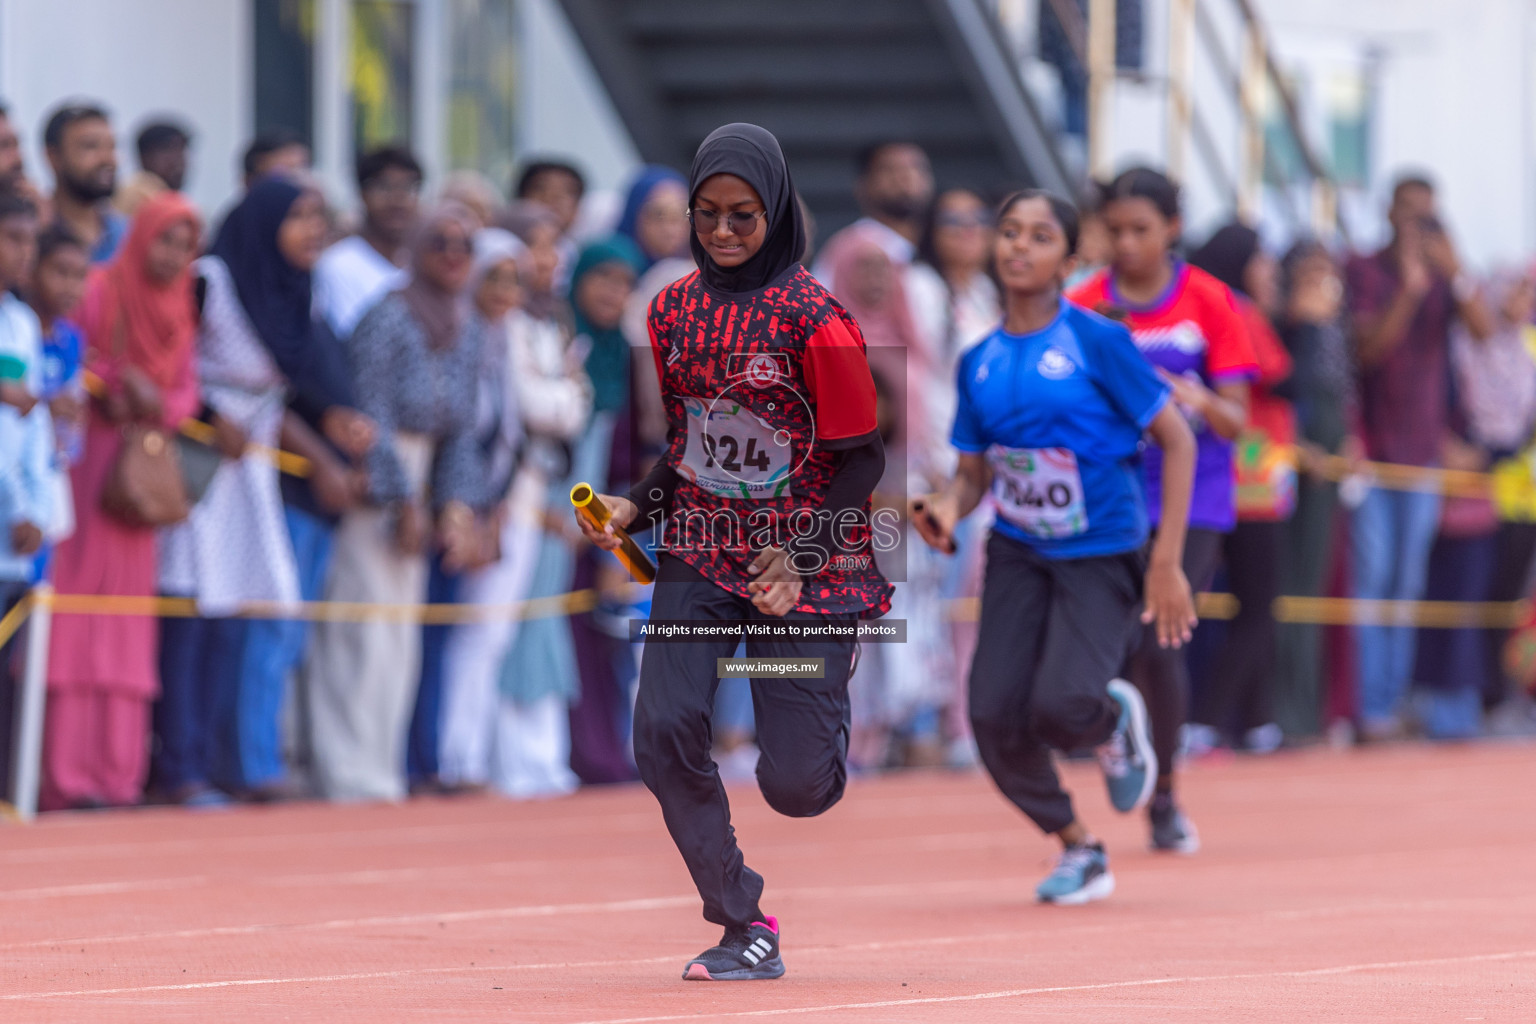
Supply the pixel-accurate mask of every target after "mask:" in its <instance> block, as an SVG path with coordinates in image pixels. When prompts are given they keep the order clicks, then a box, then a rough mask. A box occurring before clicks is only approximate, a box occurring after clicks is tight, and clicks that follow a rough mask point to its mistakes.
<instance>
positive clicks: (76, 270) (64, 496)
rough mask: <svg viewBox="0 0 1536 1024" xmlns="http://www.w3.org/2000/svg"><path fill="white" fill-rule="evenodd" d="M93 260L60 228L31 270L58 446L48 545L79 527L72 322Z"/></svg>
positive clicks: (81, 411)
mask: <svg viewBox="0 0 1536 1024" xmlns="http://www.w3.org/2000/svg"><path fill="white" fill-rule="evenodd" d="M90 269H91V255H90V253H89V252H87V251H86V248H85V243H84V242H82V241H80V239H79V238H78V237H77V236H76V235H75V234H74V233H73V232H72V231H70V230H69V229H68V228H66V227H64V226H62V225H58V224H55V225H53V226H52V227H49V228H46V229H44V231H43V232H42V234H40V235H39V236H38V238H37V265H36V267H35V269H34V270H33V271H32V283H31V287H30V288H29V289H28V290H27V301H28V302H29V303H30V305H31V307H32V312H33V313H34V314H35V315H36V316H37V320H38V325H39V327H40V328H41V333H42V362H41V373H40V378H41V379H40V381H39V386H38V398H39V399H41V400H42V401H44V402H46V403H47V404H48V412H49V415H50V416H51V417H52V419H53V435H54V442H55V447H54V451H53V454H52V460H51V461H52V467H53V471H52V474H51V476H52V479H53V486H54V493H55V495H56V504H55V505H54V511H55V513H56V518H55V523H54V529H53V530H52V531H50V533H49V536H48V540H49V541H58V540H63V539H64V538H65V537H67V536H69V534H70V533H71V532H72V531H73V528H74V502H73V501H72V500H71V496H70V489H69V467H70V466H72V465H74V464H75V463H76V462H78V461H79V460H80V456H81V455H82V454H84V451H85V413H86V404H85V401H86V400H85V385H84V383H83V381H82V374H81V366H80V349H81V343H80V328H78V327H76V326H75V325H74V323H72V322H71V321H70V319H69V317H70V316H72V315H73V314H74V312H75V308H76V307H77V306H79V305H80V299H81V297H82V296H84V294H85V278H86V275H87V274H88V273H89V272H90ZM48 554H49V551H48V548H47V547H45V548H44V549H43V552H42V553H41V554H40V555H39V557H38V560H37V572H36V576H37V578H39V579H41V578H43V577H44V576H45V575H46V573H47V564H48Z"/></svg>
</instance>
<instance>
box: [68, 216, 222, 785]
mask: <svg viewBox="0 0 1536 1024" xmlns="http://www.w3.org/2000/svg"><path fill="white" fill-rule="evenodd" d="M200 232H201V222H200V219H199V217H198V215H197V211H196V210H195V209H193V207H192V206H191V204H190V203H188V202H187V201H186V200H185V199H183V198H182V197H181V195H180V194H178V193H176V192H164V193H161V194H160V195H157V196H154V197H153V198H151V199H149V200H147V201H146V202H145V203H144V204H143V206H141V207H140V208H139V212H138V214H137V216H136V217H135V218H134V221H133V225H132V227H131V228H130V229H129V233H128V238H127V240H126V241H125V242H124V244H123V247H122V249H121V251H120V252H119V253H118V255H117V256H116V257H115V258H114V259H113V260H112V262H111V263H109V264H107V265H106V266H104V267H101V268H98V269H97V270H96V271H94V272H93V275H92V277H91V280H90V282H89V283H88V285H87V288H86V297H85V301H84V302H83V303H82V304H81V307H80V315H79V322H80V326H81V328H82V330H83V333H84V335H85V338H86V348H87V354H86V365H87V366H88V367H89V368H90V370H91V371H92V372H93V373H94V374H95V375H96V376H98V377H100V378H101V381H102V384H103V389H102V391H103V393H102V395H101V397H99V398H98V399H97V400H96V401H94V402H93V403H92V406H91V416H90V427H89V432H88V433H87V435H86V450H85V457H84V459H83V460H82V461H81V463H80V464H79V465H78V466H76V467H75V468H74V479H73V491H74V501H75V509H76V516H77V525H76V528H75V533H74V535H73V536H72V537H71V538H70V539H69V540H67V541H65V542H64V543H63V544H62V545H60V547H59V550H58V553H57V555H56V556H55V561H54V566H55V569H54V572H55V584H56V586H57V587H58V590H59V592H60V593H62V594H112V595H131V596H135V597H148V596H151V595H153V594H154V593H155V578H156V545H155V530H154V529H153V528H147V527H136V526H130V525H128V524H126V523H124V522H122V521H121V520H118V519H114V518H111V517H110V516H108V515H107V514H106V513H104V512H103V511H102V507H101V499H102V492H103V491H104V490H105V489H106V486H107V482H108V480H109V478H110V477H111V474H112V469H113V467H114V466H115V465H116V464H117V460H118V454H119V451H120V449H121V447H122V428H123V427H124V426H125V425H126V424H129V423H143V424H146V425H156V426H162V427H167V428H174V426H175V425H176V424H177V423H179V422H180V421H181V420H183V419H185V418H186V417H188V416H191V415H192V414H193V413H195V412H196V411H197V407H198V388H197V378H196V372H195V367H194V361H193V360H194V341H195V338H196V333H197V311H196V309H195V307H194V303H193V295H192V273H191V265H192V259H193V257H195V256H196V255H197V245H198V236H199V234H200ZM157 635H158V634H157V629H156V623H155V620H154V619H152V618H149V617H142V618H141V617H137V616H135V617H109V616H95V615H63V616H60V617H59V618H58V619H56V620H55V621H54V623H53V636H52V644H51V647H50V650H49V669H48V713H47V725H46V728H45V733H44V751H43V762H44V782H43V793H42V804H43V806H44V807H45V808H48V809H59V808H67V807H92V806H103V805H122V804H132V803H136V802H137V801H138V799H139V797H140V794H141V792H142V790H143V786H144V777H145V773H146V770H147V768H148V759H149V716H150V705H151V703H152V702H153V701H154V699H155V696H156V694H157V692H158V691H159V678H158V672H157V670H156V665H157V660H156V659H157V649H156V648H157Z"/></svg>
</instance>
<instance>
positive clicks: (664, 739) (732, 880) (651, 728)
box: [635, 556, 854, 931]
mask: <svg viewBox="0 0 1536 1024" xmlns="http://www.w3.org/2000/svg"><path fill="white" fill-rule="evenodd" d="M785 618H787V619H788V620H790V621H827V620H835V621H842V622H849V623H851V622H853V621H854V617H853V616H852V615H841V616H827V615H811V614H807V613H802V612H791V613H790V614H789V615H788V616H786V617H785ZM651 619H652V620H653V621H657V622H663V621H669V620H672V621H676V620H715V621H725V622H742V621H745V622H773V621H783V620H778V619H774V618H773V617H771V616H768V615H765V614H763V613H762V612H760V611H758V610H757V609H756V608H755V607H753V605H752V602H751V601H749V600H748V599H746V598H744V597H738V596H736V595H734V594H732V593H730V592H728V591H726V590H725V589H724V588H722V587H720V586H719V585H718V584H715V583H712V582H710V581H709V580H707V579H705V578H704V577H703V576H702V575H700V574H699V573H698V572H697V571H696V570H694V569H693V568H692V567H690V566H689V565H687V564H686V563H684V562H682V561H680V560H678V559H676V558H668V557H666V556H663V557H662V559H661V564H660V565H659V566H658V569H657V577H656V590H655V594H654V596H653V597H652V599H651ZM736 647H737V640H736V638H735V637H723V638H721V639H719V640H716V641H709V642H699V643H692V642H690V643H663V642H652V643H648V644H647V645H646V648H645V654H644V657H643V658H642V660H641V665H640V692H639V696H638V697H637V698H636V701H635V763H636V765H637V766H638V767H639V769H640V778H641V779H643V780H644V782H645V784H646V786H647V787H648V788H649V789H650V791H651V792H652V793H654V794H655V795H656V799H657V800H658V801H659V802H660V804H661V813H662V817H663V819H665V821H666V824H667V831H668V832H670V833H671V834H672V841H673V842H675V843H676V844H677V849H678V852H680V853H681V854H682V855H683V860H684V862H685V863H687V865H688V872H689V874H691V875H692V876H693V882H694V885H696V886H697V887H698V890H699V895H700V896H701V897H702V898H703V900H704V918H705V920H708V921H713V922H714V923H715V924H718V925H722V926H724V927H725V928H726V929H728V930H732V931H742V930H745V929H746V928H747V927H748V926H749V925H750V924H751V923H752V922H753V921H760V920H762V919H763V912H762V910H761V908H760V907H759V906H758V900H759V898H760V897H761V896H762V893H763V878H762V876H761V875H759V874H758V873H757V872H756V871H753V870H752V869H751V868H749V867H747V866H746V863H745V861H744V860H743V857H742V853H741V849H740V847H738V846H737V845H736V832H735V829H733V828H732V827H731V808H730V804H729V802H728V801H727V800H726V796H725V787H724V786H723V785H721V783H720V774H719V772H718V771H717V770H716V768H715V763H714V761H713V760H712V759H711V758H710V753H709V751H710V741H711V737H712V726H711V721H710V717H711V713H712V710H711V709H712V708H713V706H714V699H715V689H716V688H717V687H718V686H719V685H720V680H719V679H718V678H717V675H716V671H715V670H716V659H717V658H728V657H730V656H732V655H733V654H734V653H735V652H736ZM853 647H854V645H853V641H852V640H847V641H830V642H829V641H819V642H815V643H805V642H800V643H795V642H790V641H786V640H778V641H774V640H758V639H748V640H747V643H746V649H747V656H748V657H752V658H821V659H823V664H824V670H825V677H824V678H822V679H776V678H770V679H753V680H752V707H753V711H754V713H755V715H756V720H757V745H758V750H759V751H760V753H759V756H758V762H757V784H758V786H759V788H760V789H762V791H763V797H764V798H765V799H766V800H767V801H768V805H769V806H770V807H772V808H773V809H774V810H776V811H778V812H779V813H780V814H787V815H789V816H790V817H795V818H808V817H812V816H814V815H817V814H821V813H822V812H823V811H826V810H827V809H828V808H830V807H831V806H832V805H833V804H835V803H837V801H838V800H839V799H840V798H841V797H842V795H843V788H844V786H845V785H846V784H847V781H848V728H849V722H850V708H849V703H848V677H849V674H850V668H851V667H852V659H853Z"/></svg>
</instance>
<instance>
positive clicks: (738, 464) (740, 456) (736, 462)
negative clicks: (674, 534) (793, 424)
mask: <svg viewBox="0 0 1536 1024" xmlns="http://www.w3.org/2000/svg"><path fill="white" fill-rule="evenodd" d="M683 404H684V406H685V407H686V409H687V411H688V444H687V447H686V448H685V449H684V452H683V463H682V465H681V466H679V467H678V472H679V473H681V474H682V475H683V476H684V477H686V478H687V479H688V480H689V481H690V482H691V483H693V484H694V485H695V486H697V487H699V488H701V489H703V490H705V491H708V492H709V493H711V494H714V495H716V496H718V497H721V498H747V499H750V498H778V497H782V496H783V495H785V494H787V493H788V492H789V478H790V470H791V469H792V468H793V466H794V464H795V462H794V445H793V443H792V442H793V439H792V438H791V436H790V434H789V431H787V430H776V429H774V428H773V427H772V426H771V425H769V424H768V423H765V422H764V421H763V420H762V419H760V418H759V417H758V416H757V415H755V414H754V413H753V412H751V411H750V410H749V409H747V408H746V407H745V406H742V405H740V404H738V403H736V402H733V401H731V400H730V399H729V398H722V399H719V400H717V401H715V402H714V403H709V402H705V401H704V400H703V399H700V398H694V397H693V396H691V395H685V396H683Z"/></svg>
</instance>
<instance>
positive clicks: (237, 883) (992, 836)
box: [0, 829, 1529, 949]
mask: <svg viewBox="0 0 1536 1024" xmlns="http://www.w3.org/2000/svg"><path fill="white" fill-rule="evenodd" d="M1018 842H1019V832H1018V830H1017V829H1009V830H1003V831H989V832H963V833H936V834H932V835H925V836H907V837H904V836H882V837H877V838H867V839H854V840H840V841H835V842H834V841H830V840H822V839H810V840H787V841H778V842H760V843H755V844H754V850H756V851H758V852H759V853H760V854H762V855H763V856H764V857H767V856H770V855H772V856H783V855H785V854H788V853H794V854H795V855H796V856H797V857H798V858H800V859H808V858H814V857H815V856H816V855H817V854H820V853H837V852H845V851H847V850H848V849H850V848H853V847H856V846H858V847H866V846H875V847H881V846H891V845H899V846H900V847H901V848H902V850H903V851H904V852H920V853H942V852H945V851H948V850H977V849H981V848H984V847H987V846H991V845H998V846H1008V845H1017V844H1018ZM1528 845H1529V844H1528V843H1527V842H1525V841H1523V840H1522V841H1519V842H1514V843H1479V844H1477V845H1475V846H1448V847H1431V848H1425V849H1412V850H1371V851H1361V852H1358V853H1344V854H1339V853H1332V852H1330V853H1324V854H1313V855H1305V856H1282V857H1274V858H1268V859H1265V860H1262V861H1257V862H1256V861H1253V860H1248V861H1244V862H1243V863H1241V864H1234V863H1231V862H1225V861H1222V860H1220V859H1217V858H1212V859H1210V860H1208V861H1207V862H1206V863H1207V867H1206V870H1207V871H1212V872H1221V871H1248V870H1251V869H1253V868H1255V867H1260V868H1262V867H1266V866H1270V865H1275V864H1290V865H1297V864H1325V863H1326V864H1333V865H1348V864H1350V863H1351V862H1355V861H1368V862H1370V863H1372V864H1377V865H1379V864H1381V863H1382V862H1383V860H1385V859H1390V858H1397V857H1422V856H1424V855H1426V854H1430V855H1440V856H1460V855H1463V854H1474V853H1485V852H1487V851H1488V850H1489V849H1490V848H1493V847H1499V846H1518V847H1520V848H1521V849H1522V850H1523V849H1524V848H1525V847H1526V846H1528ZM637 856H638V855H637V854H634V853H625V854H602V855H599V856H595V857H564V858H551V857H538V858H531V859H529V860H495V861H481V862H479V863H475V864H465V865H451V864H444V865H435V866H427V867H404V868H377V869H363V870H354V871H336V872H310V873H304V874H292V875H273V876H269V877H258V878H254V879H252V878H247V877H243V876H239V877H237V876H229V877H220V876H213V875H206V874H198V875H189V876H176V877H172V878H152V879H143V880H134V879H123V880H118V881H112V882H100V883H82V884H79V885H64V886H45V887H40V888H35V889H12V890H0V902H6V901H10V900H28V899H47V898H54V897H69V896H79V897H89V896H97V895H123V894H127V893H133V892H140V891H143V892H157V891H161V890H166V889H190V888H193V887H198V886H202V887H211V888H216V887H219V886H229V887H235V888H241V889H247V888H302V887H321V888H326V887H332V886H342V885H395V884H399V883H402V882H405V883H408V882H417V881H430V880H433V879H445V880H446V879H451V878H457V877H461V876H462V875H464V874H465V873H474V874H477V875H488V876H502V875H507V874H516V873H518V872H526V871H533V870H536V869H539V868H544V867H549V866H555V867H561V868H565V867H568V866H569V865H571V864H572V863H573V862H575V861H580V863H582V864H583V865H586V866H587V867H589V868H595V867H596V865H599V864H602V863H604V862H609V861H613V862H624V863H634V861H635V859H636V857H637ZM645 856H655V857H657V858H661V859H664V860H666V861H667V862H668V863H669V864H670V863H671V862H672V861H673V859H675V857H676V854H675V853H673V851H672V849H671V848H670V847H667V848H661V847H658V848H657V849H656V850H654V851H652V852H650V853H648V854H645ZM1041 863H1042V864H1043V863H1044V861H1042V862H1041ZM1172 864H1173V862H1170V861H1167V860H1166V858H1165V859H1164V860H1163V861H1162V863H1157V862H1156V861H1144V862H1141V863H1140V864H1138V868H1137V870H1138V871H1139V872H1142V873H1156V872H1158V871H1172V870H1174V868H1173V867H1170V865H1172ZM1003 881H1004V882H1008V881H1013V879H1004V880H1003ZM7 948H11V947H8V946H4V945H0V949H7Z"/></svg>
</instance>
